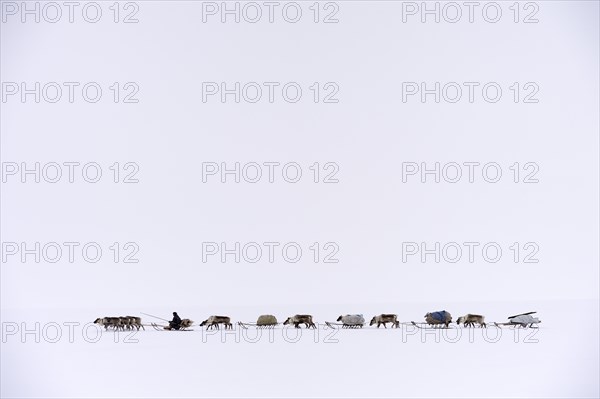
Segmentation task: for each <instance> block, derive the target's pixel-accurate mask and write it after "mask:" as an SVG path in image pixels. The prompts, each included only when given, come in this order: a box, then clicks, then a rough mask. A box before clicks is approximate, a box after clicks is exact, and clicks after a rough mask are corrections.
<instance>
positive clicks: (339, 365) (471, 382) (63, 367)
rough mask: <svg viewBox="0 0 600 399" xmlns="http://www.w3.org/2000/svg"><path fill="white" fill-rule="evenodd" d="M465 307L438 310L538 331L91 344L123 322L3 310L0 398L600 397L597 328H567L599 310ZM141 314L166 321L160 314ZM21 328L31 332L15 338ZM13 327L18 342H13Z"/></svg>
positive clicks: (252, 334)
mask: <svg viewBox="0 0 600 399" xmlns="http://www.w3.org/2000/svg"><path fill="white" fill-rule="evenodd" d="M518 305H521V306H520V307H519V306H518ZM465 306H466V305H464V304H459V303H456V304H449V306H448V307H447V308H446V310H448V311H450V312H451V313H453V315H454V317H457V316H458V315H459V314H461V313H466V312H468V311H473V312H474V311H481V310H485V309H487V310H488V312H487V313H486V316H487V319H488V321H493V320H497V321H505V319H506V317H507V316H509V315H511V314H514V313H518V312H521V311H529V310H537V311H538V312H539V317H540V318H541V319H542V324H541V328H540V329H539V330H514V329H511V328H504V329H502V330H498V329H497V328H488V329H487V330H481V329H476V330H470V331H469V330H464V329H463V330H459V329H452V330H449V331H427V330H419V329H416V328H414V327H412V326H403V327H402V328H400V329H397V330H396V329H387V330H384V329H379V330H377V329H375V328H365V329H363V330H336V331H333V330H331V329H327V328H324V327H323V325H320V328H319V330H318V331H312V330H311V331H307V330H302V331H301V335H297V333H298V331H296V330H294V329H282V328H278V329H275V330H273V331H270V332H269V331H262V332H260V333H259V332H257V331H256V330H254V329H249V330H247V331H245V330H241V329H240V328H239V327H237V326H236V328H235V330H234V331H233V332H231V331H230V332H227V333H224V332H222V331H221V332H218V333H217V332H212V333H210V332H209V333H207V332H205V331H202V330H201V329H200V328H199V327H198V326H195V328H194V331H190V332H166V331H165V332H162V331H161V332H159V331H155V330H153V329H152V328H148V329H147V330H146V331H142V332H139V333H136V334H129V333H121V334H119V335H115V334H113V333H102V334H101V335H100V336H97V330H96V328H95V327H93V325H92V326H89V325H88V326H87V327H86V323H89V322H90V321H93V319H94V318H95V317H96V316H107V315H119V314H123V313H130V314H131V311H129V312H128V311H127V310H124V309H121V310H118V309H112V310H107V311H98V310H94V311H89V310H83V309H77V310H69V311H50V310H45V311H42V310H36V311H35V312H34V311H31V310H29V311H28V310H21V311H18V312H17V311H15V310H3V311H2V316H3V320H2V322H3V337H2V338H3V339H2V364H1V366H2V368H1V369H2V375H1V377H2V381H3V385H2V392H1V393H2V397H39V396H43V397H126V396H127V397H128V396H131V397H167V396H172V397H239V396H249V397H300V396H302V397H360V396H376V397H598V395H599V388H598V375H599V368H598V358H599V357H598V351H599V348H598V319H597V317H594V318H593V320H591V322H589V323H582V322H578V323H574V324H572V325H568V324H566V323H568V322H572V321H573V320H585V319H586V318H587V317H588V316H589V315H590V314H595V315H597V314H598V304H597V303H596V301H588V302H586V301H579V302H573V301H572V302H562V303H559V302H544V303H521V304H517V303H511V302H505V303H500V304H498V303H496V304H491V303H482V304H481V305H480V306H481V308H480V309H479V308H478V309H467V308H466V307H465ZM347 307H349V306H347ZM336 309H337V310H336ZM340 309H344V307H343V306H340V305H335V306H334V305H330V306H322V307H319V311H318V312H317V311H316V310H315V311H314V312H313V314H314V317H315V320H318V321H319V322H320V323H323V322H324V321H335V318H337V315H338V314H339V313H340ZM439 309H441V307H440V306H436V305H435V304H418V303H408V304H396V305H392V306H389V305H388V306H380V307H377V309H376V307H375V306H371V307H369V308H368V309H344V310H347V311H348V312H352V311H353V310H357V311H361V310H364V313H365V317H366V318H370V317H371V316H372V314H375V313H381V312H396V313H398V314H399V317H400V318H401V319H402V320H407V321H410V320H411V319H414V320H415V321H421V320H422V318H421V317H420V316H422V314H424V313H425V312H426V311H429V310H439ZM492 309H493V313H491V310H492ZM177 310H178V311H179V313H180V314H181V315H182V316H183V317H189V318H192V319H193V320H195V321H196V323H198V322H200V321H201V319H203V318H204V317H205V316H208V315H209V314H210V312H209V311H207V310H206V309H201V308H196V309H177ZM222 310H223V312H219V313H227V314H230V315H232V316H233V315H234V314H235V315H236V316H237V315H239V317H233V319H234V321H238V320H243V321H253V320H254V319H255V318H256V315H257V314H259V313H267V312H268V311H265V309H256V308H230V309H222ZM305 310H306V309H305ZM146 311H147V312H149V313H155V314H158V315H163V316H166V315H169V314H170V311H169V310H164V309H153V310H149V309H148V310H146ZM270 311H271V312H273V313H274V314H276V315H277V317H278V318H283V317H284V315H286V314H288V313H289V314H293V313H295V312H302V310H301V309H291V308H288V309H278V308H273V307H271V308H270ZM136 314H139V313H136ZM73 316H75V317H73ZM36 321H38V322H39V323H40V324H39V328H38V331H39V333H37V334H36V333H35V330H36V326H35V322H36ZM144 321H145V322H150V319H149V318H147V317H146V318H145V319H144ZM53 322H54V323H58V325H60V332H61V334H62V335H61V336H58V337H57V331H59V330H58V329H57V325H56V324H53ZM67 322H74V323H79V325H73V327H72V328H73V330H72V338H71V339H70V338H69V328H68V324H67V325H65V323H67ZM14 323H16V324H14ZM22 323H25V324H22ZM23 327H26V328H27V329H28V330H31V331H32V332H29V333H24V331H23V329H24V328H23ZM14 328H18V331H16V332H15V333H12V331H13V329H14ZM84 329H85V331H87V335H84V334H83V331H84ZM257 334H258V335H257ZM498 334H499V335H498ZM36 339H39V342H35V341H36ZM50 341H57V342H55V343H52V342H50ZM70 341H73V342H70ZM33 382H35V383H33Z"/></svg>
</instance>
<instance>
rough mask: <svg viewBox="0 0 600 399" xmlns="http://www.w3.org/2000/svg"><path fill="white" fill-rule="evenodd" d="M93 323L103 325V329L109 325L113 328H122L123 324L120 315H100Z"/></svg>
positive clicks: (106, 328)
mask: <svg viewBox="0 0 600 399" xmlns="http://www.w3.org/2000/svg"><path fill="white" fill-rule="evenodd" d="M94 324H99V325H101V326H104V330H105V331H106V330H108V328H109V327H113V328H114V329H115V330H124V329H125V328H124V326H123V324H122V323H121V318H120V317H102V318H97V319H96V320H94Z"/></svg>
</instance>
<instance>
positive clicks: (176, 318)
mask: <svg viewBox="0 0 600 399" xmlns="http://www.w3.org/2000/svg"><path fill="white" fill-rule="evenodd" d="M169 327H171V329H172V330H179V328H180V327H181V318H180V317H179V315H178V314H177V312H173V320H171V321H170V322H169Z"/></svg>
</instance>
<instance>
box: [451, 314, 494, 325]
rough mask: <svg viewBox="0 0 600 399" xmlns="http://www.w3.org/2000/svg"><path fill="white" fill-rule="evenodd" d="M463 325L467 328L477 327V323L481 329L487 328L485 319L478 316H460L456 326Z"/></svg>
mask: <svg viewBox="0 0 600 399" xmlns="http://www.w3.org/2000/svg"><path fill="white" fill-rule="evenodd" d="M461 323H463V324H464V326H465V327H475V323H477V324H479V326H480V327H487V324H485V317H483V316H481V315H478V314H471V313H468V314H466V315H464V316H460V317H459V318H458V320H456V324H461Z"/></svg>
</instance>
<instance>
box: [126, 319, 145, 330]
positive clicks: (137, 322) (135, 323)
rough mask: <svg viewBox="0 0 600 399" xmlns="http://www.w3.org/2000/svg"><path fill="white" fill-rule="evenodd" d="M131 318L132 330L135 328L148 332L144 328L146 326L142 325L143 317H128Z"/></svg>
mask: <svg viewBox="0 0 600 399" xmlns="http://www.w3.org/2000/svg"><path fill="white" fill-rule="evenodd" d="M126 317H128V318H129V324H130V326H131V329H133V328H134V327H135V328H136V329H137V330H138V331H139V330H140V328H141V329H142V330H146V329H145V328H144V325H143V324H142V318H141V317H135V316H126Z"/></svg>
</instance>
